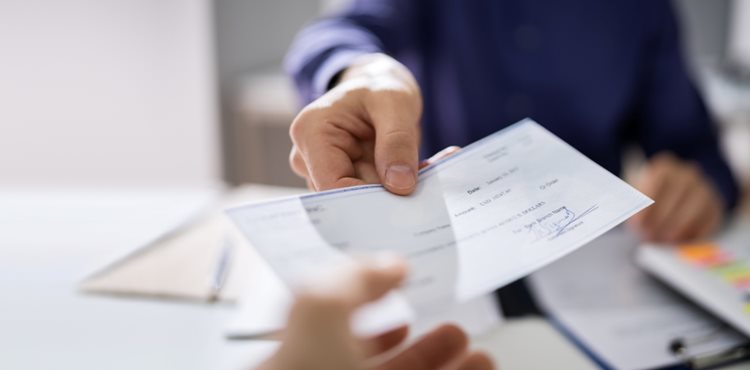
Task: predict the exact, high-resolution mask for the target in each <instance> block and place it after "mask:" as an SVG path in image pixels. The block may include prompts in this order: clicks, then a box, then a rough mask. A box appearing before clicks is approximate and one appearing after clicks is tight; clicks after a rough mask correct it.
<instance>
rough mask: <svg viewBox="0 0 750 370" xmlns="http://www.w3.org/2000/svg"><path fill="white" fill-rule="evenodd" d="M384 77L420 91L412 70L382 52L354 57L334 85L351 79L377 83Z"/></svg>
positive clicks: (403, 86)
mask: <svg viewBox="0 0 750 370" xmlns="http://www.w3.org/2000/svg"><path fill="white" fill-rule="evenodd" d="M384 79H386V80H388V81H390V82H396V83H398V84H399V85H400V86H401V87H402V88H405V89H408V90H409V91H411V92H414V93H416V94H419V93H420V91H419V85H418V84H417V80H416V78H414V75H412V73H411V71H409V69H408V68H406V66H404V65H403V64H401V63H400V62H399V61H397V60H396V59H393V58H391V57H390V56H388V55H385V54H382V53H375V54H365V55H362V56H360V57H358V58H356V59H354V61H352V63H351V65H349V67H347V68H346V69H344V70H343V71H341V73H340V74H339V75H338V79H337V81H335V82H334V83H333V84H332V87H333V86H335V85H337V84H340V83H343V82H346V81H351V80H364V81H366V82H375V83H377V82H378V81H383V80H384Z"/></svg>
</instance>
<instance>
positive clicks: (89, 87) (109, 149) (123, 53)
mask: <svg viewBox="0 0 750 370" xmlns="http://www.w3.org/2000/svg"><path fill="white" fill-rule="evenodd" d="M211 8H212V3H211V2H210V1H209V0H159V1H152V0H65V1H55V0H18V1H12V0H0V184H3V185H17V186H28V185H32V186H58V187H59V186H174V185H179V186H205V185H208V184H212V183H215V182H216V181H217V180H218V179H219V178H220V176H221V173H222V172H221V166H220V163H221V157H220V155H219V151H218V149H219V141H218V132H219V126H218V119H217V118H218V115H217V111H216V101H217V98H216V93H215V91H216V81H215V78H214V69H215V66H214V57H213V38H212V37H211V35H212V28H213V26H212V23H211V18H210V16H209V15H210V14H211Z"/></svg>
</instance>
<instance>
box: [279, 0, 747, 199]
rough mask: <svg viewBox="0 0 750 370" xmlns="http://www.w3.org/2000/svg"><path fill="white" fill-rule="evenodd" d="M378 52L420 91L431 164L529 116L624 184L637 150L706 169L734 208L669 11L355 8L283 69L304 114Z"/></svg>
mask: <svg viewBox="0 0 750 370" xmlns="http://www.w3.org/2000/svg"><path fill="white" fill-rule="evenodd" d="M373 52H383V53H386V54H389V55H391V56H393V57H394V58H396V59H398V60H399V61H401V62H402V63H404V64H405V65H406V66H407V67H408V68H409V69H410V70H411V71H412V73H414V75H415V76H416V78H417V80H418V81H419V84H420V86H421V88H422V93H423V96H424V115H423V122H422V124H423V141H422V142H423V147H422V149H423V154H424V155H427V154H429V153H432V152H435V151H437V150H439V149H441V148H443V147H445V146H448V145H465V144H467V143H470V142H472V141H474V140H477V139H479V138H482V137H483V136H485V135H487V134H489V133H492V132H494V131H497V130H498V129H500V128H503V127H505V126H506V125H509V124H511V123H514V122H516V121H518V120H520V119H522V118H524V117H531V118H533V119H535V120H537V121H538V122H539V123H541V124H542V125H544V126H545V127H546V128H547V129H549V130H550V131H552V132H554V133H555V134H557V135H558V136H560V137H561V138H562V139H563V140H565V141H567V142H568V143H570V144H571V145H573V146H574V147H575V148H577V149H578V150H580V151H581V152H583V153H584V154H585V155H587V156H588V157H590V158H591V159H593V160H594V161H596V162H598V163H599V164H600V165H602V166H603V167H605V168H607V169H608V170H610V171H612V172H614V173H620V171H621V162H622V160H621V158H622V154H623V150H624V149H625V148H626V147H628V146H629V145H630V144H636V145H638V146H640V147H641V148H642V149H643V151H644V152H645V154H646V155H647V156H652V155H654V154H655V153H658V152H661V151H670V152H673V153H675V154H677V155H678V156H680V157H682V158H684V159H687V160H693V161H696V162H697V163H699V164H700V166H701V167H702V169H703V171H704V172H705V173H706V174H707V175H708V177H709V178H710V179H711V180H712V182H713V183H714V185H715V186H716V188H717V189H718V191H719V192H720V194H721V195H722V196H723V197H724V200H725V203H726V205H728V206H730V207H731V206H733V205H734V204H735V203H736V201H737V194H738V189H737V185H736V183H735V181H734V178H733V176H732V174H731V171H730V170H729V168H728V166H727V164H726V161H725V159H724V158H723V157H722V155H721V152H720V150H719V147H718V142H717V135H716V132H715V129H714V127H713V125H712V123H711V120H710V118H709V115H708V113H707V111H706V107H705V106H704V103H703V101H702V100H701V97H700V96H699V94H698V92H697V91H696V88H695V86H694V85H693V83H692V82H691V80H690V78H689V76H688V72H687V68H686V66H685V62H684V61H683V58H682V50H681V47H680V39H679V35H678V26H677V24H676V20H675V17H674V14H673V10H672V8H671V6H670V3H669V1H668V0H607V1H601V0H566V1H559V0H522V1H521V0H518V1H510V0H354V1H352V2H351V5H350V6H349V7H348V8H346V9H345V10H344V11H343V12H341V13H340V14H336V15H333V16H330V17H327V18H324V19H321V20H318V21H316V22H314V23H312V24H310V25H309V26H307V27H306V28H305V29H304V30H303V31H302V32H301V33H300V34H299V36H298V37H297V39H296V40H295V42H294V44H293V46H292V48H291V50H290V52H289V54H288V56H287V59H286V68H287V70H288V71H289V73H290V74H291V75H292V76H293V78H294V80H295V82H296V85H297V87H298V90H299V92H300V94H301V97H302V100H303V103H307V102H310V101H312V100H314V99H315V98H317V97H318V96H320V95H322V94H323V93H325V91H326V90H327V89H328V87H329V85H330V83H331V81H332V79H333V77H334V76H335V75H336V74H337V73H338V72H340V71H341V70H342V69H344V68H346V67H347V66H348V65H349V64H350V63H351V61H352V59H353V58H356V57H357V56H360V55H362V54H366V53H373Z"/></svg>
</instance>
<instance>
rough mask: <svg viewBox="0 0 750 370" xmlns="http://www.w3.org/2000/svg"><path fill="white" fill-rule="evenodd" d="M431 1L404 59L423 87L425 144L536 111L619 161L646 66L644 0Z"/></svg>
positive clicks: (457, 141)
mask: <svg viewBox="0 0 750 370" xmlns="http://www.w3.org/2000/svg"><path fill="white" fill-rule="evenodd" d="M428 3H429V4H431V5H425V7H424V13H423V14H421V16H420V22H419V24H418V25H419V27H420V28H419V31H420V32H421V34H420V36H419V38H418V39H419V40H420V45H419V48H420V50H418V54H419V55H420V57H419V59H418V60H412V61H408V60H407V65H408V64H409V63H412V64H414V63H417V64H418V65H414V67H415V68H414V70H415V71H416V74H417V78H418V79H419V80H420V84H421V85H422V87H423V89H424V92H423V93H424V98H425V112H424V125H425V127H424V147H423V150H424V153H423V154H425V155H428V154H430V153H431V152H435V151H437V150H439V149H440V148H442V147H444V146H447V145H465V144H467V143H470V142H472V141H474V140H477V139H480V138H482V137H484V136H486V135H488V134H490V133H492V132H495V131H497V130H499V129H501V128H503V127H505V126H507V125H509V124H512V123H514V122H516V121H518V120H520V119H523V118H525V117H531V118H533V119H535V120H536V121H538V122H539V123H541V124H542V125H544V126H545V127H547V128H548V129H549V130H550V131H552V132H553V133H555V134H557V135H558V136H560V137H561V138H562V139H563V140H565V141H567V142H569V143H570V144H571V145H573V146H574V147H576V148H577V149H579V150H580V151H582V152H583V153H584V154H586V155H587V156H589V157H591V158H592V159H594V160H595V161H597V162H598V163H600V164H602V165H603V166H605V167H607V168H608V169H609V170H611V171H615V172H618V171H619V169H620V154H621V153H620V152H621V149H622V146H623V141H624V139H623V135H622V131H623V130H624V129H625V126H626V125H627V124H628V122H629V120H631V119H632V110H633V105H634V98H635V97H636V90H637V87H638V84H639V75H640V74H641V72H642V71H641V68H642V67H643V66H642V65H641V62H642V53H643V48H644V42H643V39H644V36H643V28H644V27H643V25H642V21H643V20H642V17H641V15H642V14H641V11H642V10H641V9H639V8H638V6H639V5H638V2H635V1H629V0H622V1H614V0H612V1H597V0H570V1H554V0H524V1H497V0H487V1H465V0H439V1H432V2H428ZM407 59H408V58H407Z"/></svg>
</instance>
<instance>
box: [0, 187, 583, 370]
mask: <svg viewBox="0 0 750 370" xmlns="http://www.w3.org/2000/svg"><path fill="white" fill-rule="evenodd" d="M216 195H217V193H216V192H215V191H211V190H200V189H182V190H180V189H161V190H159V189H154V190H64V191H50V190H44V189H39V190H12V189H0V230H2V232H0V291H2V292H3V294H4V297H3V298H2V299H0V368H2V369H14V370H26V369H57V370H68V369H70V370H74V369H75V370H80V369H111V370H115V369H123V370H125V369H127V370H132V369H142V370H148V369H180V370H191V369H227V370H237V369H247V368H248V366H249V365H251V364H253V363H255V362H257V361H259V360H261V359H262V358H264V356H266V355H267V354H268V353H269V352H270V351H272V350H273V349H274V348H275V344H274V343H271V342H228V341H226V340H225V339H224V336H223V334H224V333H223V328H224V326H225V324H226V323H227V321H228V320H230V319H231V318H232V315H233V313H234V312H233V307H232V306H229V305H202V304H186V303H171V302H159V301H149V300H133V299H122V298H111V297H101V296H87V295H82V294H79V293H78V292H77V291H76V285H77V284H78V283H79V282H80V281H81V279H83V278H84V277H86V276H87V275H88V274H89V273H91V272H92V271H94V270H96V269H98V268H100V267H102V266H103V265H105V264H107V263H109V262H111V261H112V260H114V259H116V258H117V257H119V256H122V255H125V254H127V253H128V252H130V251H132V250H133V249H135V248H136V247H137V246H139V245H143V244H145V243H147V242H148V241H150V240H151V239H153V238H154V237H156V236H158V235H159V234H160V233H162V232H163V231H164V230H166V229H169V228H170V227H173V226H175V225H177V224H179V223H181V222H182V221H184V220H185V219H186V218H187V217H189V215H191V214H193V213H194V212H196V211H199V210H200V209H201V208H202V207H205V206H207V205H208V204H209V203H210V202H211V201H212V200H213V199H214V198H215V196H216ZM506 325H507V326H506V329H507V330H503V331H495V332H492V333H489V334H488V335H486V336H485V337H483V338H482V339H481V340H480V341H478V342H477V345H478V346H481V347H483V348H490V349H492V348H502V349H506V350H510V351H511V352H514V351H515V349H516V348H519V347H518V346H526V345H528V347H529V348H532V347H533V348H535V351H547V352H549V353H550V354H551V355H550V356H549V357H548V358H547V360H549V362H546V364H548V365H549V366H552V365H553V364H555V365H557V366H558V367H559V366H560V364H566V363H567V364H570V365H571V366H573V367H569V366H564V367H566V368H578V369H582V368H583V369H585V368H586V367H580V366H579V365H581V364H586V363H587V360H586V359H585V358H583V357H582V355H581V354H579V353H578V352H577V351H576V350H575V349H573V347H572V346H570V345H569V344H567V343H566V342H565V341H564V339H562V337H560V336H559V335H558V334H557V333H555V332H554V330H553V329H551V327H549V326H548V325H547V324H546V323H545V322H544V321H543V320H536V321H531V322H529V321H523V322H518V323H516V322H511V323H509V324H506ZM498 333H508V334H505V335H503V334H498ZM523 333H527V335H525V336H524V334H523ZM545 338H547V339H545ZM495 343H500V345H498V346H496V345H495ZM504 343H507V344H504ZM524 343H525V344H524ZM540 343H546V347H548V349H545V345H540ZM495 352H497V351H495ZM496 354H497V355H498V356H503V354H502V351H500V352H497V353H496ZM503 357H507V361H503V360H502V359H501V360H500V362H501V363H503V365H504V367H503V368H504V369H509V370H512V369H514V368H516V369H528V368H529V366H531V365H529V364H536V365H534V366H537V367H536V368H539V367H538V364H539V363H540V362H539V361H540V359H539V358H538V357H536V358H532V357H524V356H518V355H515V356H511V355H505V356H503ZM529 360H530V361H531V362H529ZM542 363H545V362H542ZM542 367H544V366H542ZM532 368H534V367H533V366H532Z"/></svg>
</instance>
